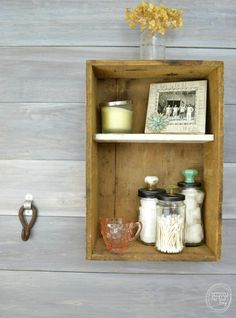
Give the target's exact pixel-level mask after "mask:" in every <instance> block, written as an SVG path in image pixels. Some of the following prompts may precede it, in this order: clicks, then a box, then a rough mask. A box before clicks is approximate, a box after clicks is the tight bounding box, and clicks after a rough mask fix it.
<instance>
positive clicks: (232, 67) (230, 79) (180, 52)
mask: <svg viewBox="0 0 236 318" xmlns="http://www.w3.org/2000/svg"><path fill="white" fill-rule="evenodd" d="M235 55H236V50H220V49H219V50H217V49H193V48H171V49H167V50H166V58H167V59H181V60H188V59H194V60H195V59H197V60H221V61H224V80H225V92H224V93H225V104H235V102H234V101H235V100H236V90H235V85H234V75H233V74H235V72H236V62H235Z"/></svg>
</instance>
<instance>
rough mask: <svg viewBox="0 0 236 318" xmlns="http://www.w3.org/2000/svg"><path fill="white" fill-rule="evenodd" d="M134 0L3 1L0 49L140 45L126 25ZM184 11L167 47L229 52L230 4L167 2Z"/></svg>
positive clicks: (232, 37) (227, 0) (233, 16)
mask: <svg viewBox="0 0 236 318" xmlns="http://www.w3.org/2000/svg"><path fill="white" fill-rule="evenodd" d="M136 4H137V1H135V0H120V1H119V5H118V6H116V7H115V10H114V1H112V0H107V1H100V2H99V4H98V2H97V0H90V1H87V0H80V1H77V0H71V1H66V0H57V1H48V0H37V1H33V0H31V1H30V0H21V1H20V4H19V1H18V0H11V1H8V0H1V12H0V30H1V37H0V45H4V46H5V45H9V46H10V45H28V46H30V45H80V46H90V45H92V46H101V45H107V46H125V45H127V46H130V45H138V41H139V31H138V30H136V31H134V30H130V29H129V27H128V26H127V24H126V22H125V20H124V11H125V8H126V7H131V8H133V7H134V6H135V5H136ZM165 4H167V5H169V6H174V7H178V8H183V10H184V27H183V28H182V30H178V31H177V32H172V33H170V35H169V36H168V37H167V45H169V46H170V45H172V46H185V47H186V46H194V47H196V46H200V47H230V48H235V43H236V22H235V21H236V4H235V1H234V0H224V1H220V0H205V1H199V0H192V1H187V0H179V1H178V4H176V1H174V0H166V1H165Z"/></svg>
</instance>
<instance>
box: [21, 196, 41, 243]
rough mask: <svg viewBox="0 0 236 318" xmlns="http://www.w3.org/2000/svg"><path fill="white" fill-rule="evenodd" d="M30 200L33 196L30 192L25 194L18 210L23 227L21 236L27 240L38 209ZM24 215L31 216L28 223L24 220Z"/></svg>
mask: <svg viewBox="0 0 236 318" xmlns="http://www.w3.org/2000/svg"><path fill="white" fill-rule="evenodd" d="M32 202H33V196H32V195H31V194H27V195H26V196H25V201H24V204H23V206H22V207H21V208H20V210H19V219H20V222H21V224H22V227H23V229H22V232H21V238H22V240H23V241H28V239H29V237H30V231H31V229H32V227H33V226H34V224H35V222H36V219H37V213H38V211H37V208H36V207H35V206H34V205H33V204H32ZM26 216H31V219H30V222H29V223H28V222H27V220H26Z"/></svg>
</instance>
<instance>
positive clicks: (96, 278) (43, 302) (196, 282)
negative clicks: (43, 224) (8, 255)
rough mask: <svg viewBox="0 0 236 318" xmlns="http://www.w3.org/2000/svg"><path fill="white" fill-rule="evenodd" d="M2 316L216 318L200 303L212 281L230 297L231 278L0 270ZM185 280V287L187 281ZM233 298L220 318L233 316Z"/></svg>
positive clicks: (234, 285) (235, 285) (235, 287)
mask: <svg viewBox="0 0 236 318" xmlns="http://www.w3.org/2000/svg"><path fill="white" fill-rule="evenodd" d="M0 279H1V285H0V292H1V307H0V314H1V317H4V318H18V317H26V318H41V317H44V318H65V317H70V318H77V317H91V318H93V317H94V318H95V317H112V318H120V317H123V318H129V317H131V316H132V317H137V318H143V317H156V316H157V313H158V316H159V317H168V318H175V317H189V318H194V317H198V316H199V317H204V318H210V317H211V318H212V317H215V316H216V315H217V314H216V312H214V311H212V309H210V308H209V307H207V305H206V294H207V291H208V289H209V288H210V287H212V286H213V285H214V284H216V283H223V284H227V285H228V286H229V288H230V289H231V293H232V294H233V295H234V293H235V291H236V280H235V276H234V275H222V276H221V275H220V276H219V275H209V276H206V275H195V276H192V277H191V278H190V277H189V276H185V275H139V274H137V275H135V274H134V275H124V274H123V275H122V274H116V275H112V274H96V273H91V274H78V273H70V274H68V273H35V272H33V273H27V272H1V273H0ZM190 281H191V283H190ZM235 314H236V307H235V300H234V298H233V300H232V302H231V306H230V307H229V309H228V310H227V311H226V312H225V313H224V314H222V315H223V316H224V317H228V318H232V317H235Z"/></svg>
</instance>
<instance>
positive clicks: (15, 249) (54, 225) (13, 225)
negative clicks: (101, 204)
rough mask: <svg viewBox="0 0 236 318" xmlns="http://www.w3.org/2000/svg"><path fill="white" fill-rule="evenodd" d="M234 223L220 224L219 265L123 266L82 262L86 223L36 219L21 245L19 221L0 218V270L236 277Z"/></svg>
mask: <svg viewBox="0 0 236 318" xmlns="http://www.w3.org/2000/svg"><path fill="white" fill-rule="evenodd" d="M235 226H236V220H225V221H224V222H223V249H222V259H221V261H220V262H188V263H186V262H165V263H163V262H156V261H155V262H125V261H87V260H86V259H85V219H84V218H73V217H71V218H68V217H39V218H38V220H37V222H36V223H35V226H34V228H33V230H32V236H31V237H30V239H29V241H27V242H23V241H21V238H20V234H21V224H20V222H19V220H18V217H14V216H1V217H0V270H26V271H32V270H33V271H36V270H40V271H66V272H74V271H76V272H86V273H87V272H97V273H130V274H131V273H137V274H138V273H140V274H144V273H146V274H150V273H156V274H171V273H173V274H209V275H210V274H236V254H235V253H233V252H232V251H234V249H235V244H236V232H235Z"/></svg>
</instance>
